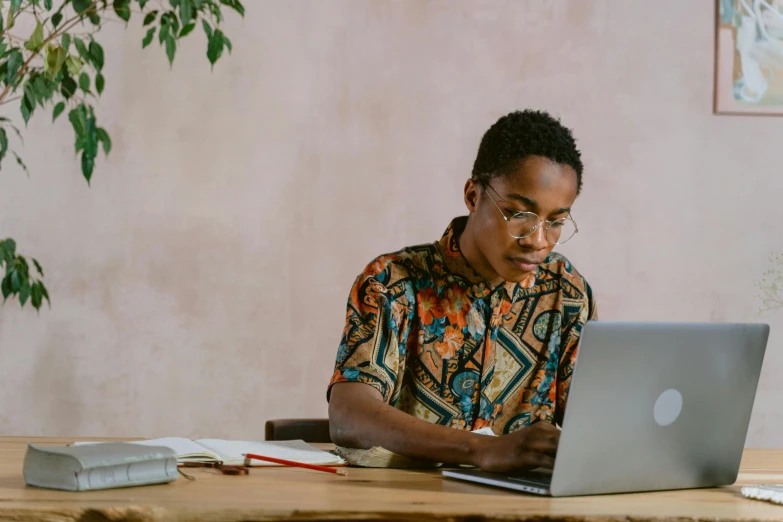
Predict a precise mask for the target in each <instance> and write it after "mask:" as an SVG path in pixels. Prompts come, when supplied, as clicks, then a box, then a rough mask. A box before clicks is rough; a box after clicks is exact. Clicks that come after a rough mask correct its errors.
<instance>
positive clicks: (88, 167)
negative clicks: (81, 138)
mask: <svg viewBox="0 0 783 522" xmlns="http://www.w3.org/2000/svg"><path fill="white" fill-rule="evenodd" d="M94 169H95V159H93V158H91V157H89V156H88V155H87V153H86V152H84V151H82V176H84V179H86V180H87V184H88V185H89V184H90V178H92V171H93V170H94Z"/></svg>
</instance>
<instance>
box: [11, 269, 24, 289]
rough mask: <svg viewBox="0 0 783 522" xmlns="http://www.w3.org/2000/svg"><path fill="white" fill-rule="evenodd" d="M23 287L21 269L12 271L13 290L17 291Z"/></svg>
mask: <svg viewBox="0 0 783 522" xmlns="http://www.w3.org/2000/svg"><path fill="white" fill-rule="evenodd" d="M21 288H22V274H21V273H19V270H12V271H11V292H12V293H16V292H18V291H19V290H20V289H21Z"/></svg>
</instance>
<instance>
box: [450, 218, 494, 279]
mask: <svg viewBox="0 0 783 522" xmlns="http://www.w3.org/2000/svg"><path fill="white" fill-rule="evenodd" d="M459 249H460V251H461V252H462V255H463V256H464V257H465V259H466V260H467V262H468V263H469V264H470V266H471V268H473V270H475V271H476V273H478V275H480V276H481V277H482V278H483V279H484V280H485V281H486V282H487V283H488V284H489V286H490V287H491V288H495V287H497V286H498V285H500V284H503V283H504V282H505V281H504V280H503V278H501V277H500V276H499V275H498V274H497V273H495V271H494V270H493V269H492V266H491V265H490V264H489V262H488V261H487V258H486V257H484V254H482V253H481V250H479V248H478V244H477V243H476V236H475V234H474V233H473V221H472V220H471V219H470V218H468V222H467V224H466V225H465V230H463V231H462V234H461V235H460V237H459Z"/></svg>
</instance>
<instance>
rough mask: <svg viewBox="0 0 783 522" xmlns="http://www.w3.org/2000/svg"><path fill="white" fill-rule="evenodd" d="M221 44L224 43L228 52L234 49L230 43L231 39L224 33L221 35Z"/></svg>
mask: <svg viewBox="0 0 783 522" xmlns="http://www.w3.org/2000/svg"><path fill="white" fill-rule="evenodd" d="M223 45H225V46H226V49H228V54H231V51H233V50H234V46H233V45H231V40H229V39H228V37H227V36H226V35H225V34H224V35H223Z"/></svg>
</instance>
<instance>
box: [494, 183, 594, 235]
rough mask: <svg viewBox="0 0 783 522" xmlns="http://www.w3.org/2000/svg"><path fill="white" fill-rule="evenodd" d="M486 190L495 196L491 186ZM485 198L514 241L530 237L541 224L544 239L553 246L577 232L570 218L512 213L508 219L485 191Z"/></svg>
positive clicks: (530, 213)
mask: <svg viewBox="0 0 783 522" xmlns="http://www.w3.org/2000/svg"><path fill="white" fill-rule="evenodd" d="M486 188H489V189H492V192H495V194H497V192H496V191H495V189H493V188H492V187H491V186H489V185H486ZM487 196H489V199H491V200H492V203H493V204H494V205H495V208H496V209H498V212H500V215H501V216H503V220H504V221H505V222H506V226H507V228H508V230H507V231H508V235H509V236H511V237H513V238H514V239H525V238H526V237H530V236H531V235H533V233H534V232H535V231H536V230H538V228H539V227H540V226H541V224H542V223H543V224H544V237H546V240H547V241H549V242H550V243H551V244H553V245H562V244H563V243H565V242H566V241H568V240H569V239H571V238H572V237H574V235H575V234H576V233H577V232H579V228H577V226H576V221H574V220H573V219H571V216H567V217H564V218H561V219H552V220H544V219H541V218H540V217H538V214H536V213H535V212H514V213H513V214H512V215H511V217H508V216H506V213H505V212H503V210H502V209H501V208H500V207H499V206H498V203H497V201H495V198H493V197H492V194H490V193H489V191H487ZM498 196H499V194H498ZM501 199H502V198H501Z"/></svg>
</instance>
